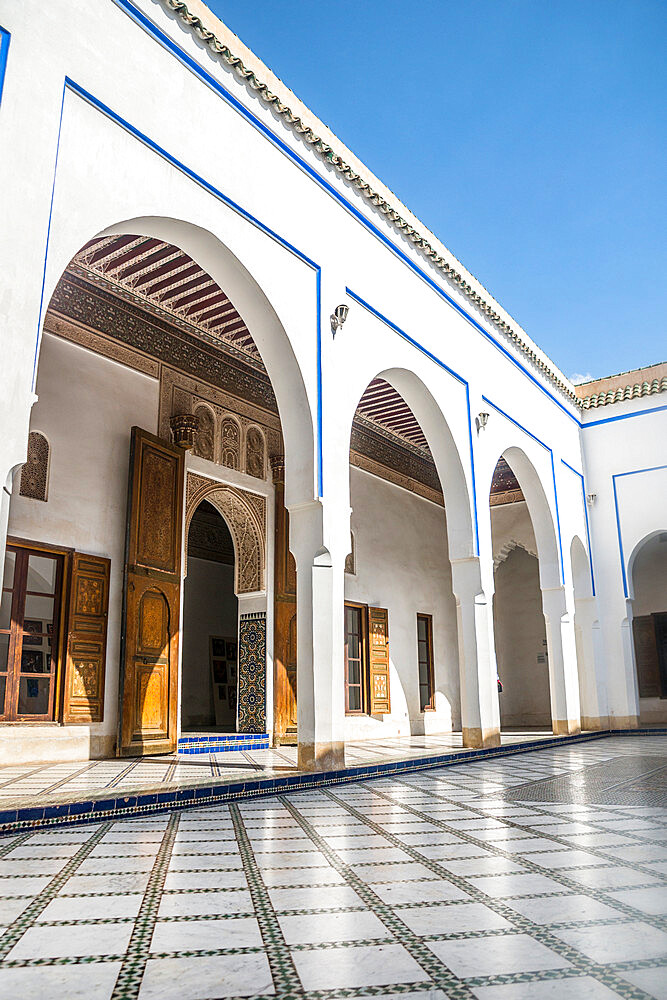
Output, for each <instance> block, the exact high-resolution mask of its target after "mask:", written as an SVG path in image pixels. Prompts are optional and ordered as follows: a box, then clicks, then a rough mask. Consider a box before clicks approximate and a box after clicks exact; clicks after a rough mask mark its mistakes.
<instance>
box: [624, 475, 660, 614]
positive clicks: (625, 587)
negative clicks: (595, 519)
mask: <svg viewBox="0 0 667 1000" xmlns="http://www.w3.org/2000/svg"><path fill="white" fill-rule="evenodd" d="M661 469H667V465H654V466H652V467H651V468H650V469H632V470H631V471H630V472H617V473H616V475H614V476H612V477H611V486H612V491H613V494H614V512H615V514H616V532H617V534H618V551H619V555H620V557H621V576H622V577H623V594H624V595H625V598H626V600H627V599H628V597H629V594H628V577H627V573H626V572H625V554H624V552H623V535H622V533H621V514H620V511H619V509H618V493H617V491H616V480H617V479H623V478H624V477H625V476H639V475H641V474H642V473H643V472H659V471H660V470H661Z"/></svg>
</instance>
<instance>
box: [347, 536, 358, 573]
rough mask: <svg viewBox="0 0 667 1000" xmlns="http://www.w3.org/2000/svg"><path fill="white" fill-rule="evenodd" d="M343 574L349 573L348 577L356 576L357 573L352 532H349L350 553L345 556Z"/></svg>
mask: <svg viewBox="0 0 667 1000" xmlns="http://www.w3.org/2000/svg"><path fill="white" fill-rule="evenodd" d="M345 572H346V573H349V574H350V576H356V573H357V552H356V546H355V544H354V532H353V531H351V532H350V551H349V552H348V554H347V555H346V556H345Z"/></svg>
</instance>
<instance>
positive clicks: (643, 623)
mask: <svg viewBox="0 0 667 1000" xmlns="http://www.w3.org/2000/svg"><path fill="white" fill-rule="evenodd" d="M632 632H633V636H634V640H635V662H636V664H637V683H638V685H639V697H640V698H659V697H660V664H659V662H658V644H657V642H656V638H655V621H654V619H653V615H640V616H639V617H638V618H633V620H632Z"/></svg>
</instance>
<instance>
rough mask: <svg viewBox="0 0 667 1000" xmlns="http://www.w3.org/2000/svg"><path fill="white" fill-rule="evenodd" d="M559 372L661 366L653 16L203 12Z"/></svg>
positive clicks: (644, 2) (467, 1) (600, 10)
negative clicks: (403, 208) (425, 230)
mask: <svg viewBox="0 0 667 1000" xmlns="http://www.w3.org/2000/svg"><path fill="white" fill-rule="evenodd" d="M208 5H209V7H210V8H211V9H212V10H213V11H215V13H216V14H218V16H219V17H221V18H222V20H224V21H225V23H226V24H227V25H228V26H229V27H230V28H231V29H232V30H233V31H235V32H236V34H238V35H239V36H240V37H241V38H242V40H243V41H244V42H245V43H246V44H247V45H249V46H250V48H251V49H253V51H254V52H256V53H257V55H258V56H259V57H260V58H261V59H262V60H263V61H264V62H265V63H266V64H267V65H268V66H269V67H270V68H271V69H272V70H273V71H274V73H276V75H277V76H279V77H281V79H282V80H283V81H284V82H285V83H286V84H287V85H288V86H289V87H290V88H291V89H292V90H293V91H294V92H295V93H296V94H297V95H298V96H299V97H300V98H301V100H303V101H304V103H305V104H307V105H308V106H309V107H310V108H311V109H312V110H313V111H314V112H315V114H317V115H318V117H319V118H320V119H321V120H322V121H324V122H326V124H327V125H329V127H330V128H331V129H332V130H333V131H334V132H335V133H336V134H337V135H338V136H339V137H340V138H341V139H342V140H343V142H345V144H346V145H347V146H349V147H350V149H352V150H353V151H354V152H355V153H356V155H357V156H358V157H359V158H360V159H361V160H362V161H364V162H365V163H366V164H367V165H368V166H369V167H370V168H371V170H373V172H374V173H375V174H376V175H377V176H378V177H380V178H381V179H382V180H383V181H384V183H385V184H386V185H387V186H388V187H389V188H391V189H392V190H393V191H395V192H396V194H397V195H398V196H399V197H400V198H401V199H402V201H403V202H405V204H406V205H408V207H409V208H410V209H411V210H412V211H413V212H414V213H415V214H416V215H417V216H418V217H419V218H420V219H421V220H422V221H423V222H424V223H425V224H426V225H427V226H428V227H429V228H430V229H431V230H432V231H433V232H435V233H436V234H437V235H438V236H439V237H440V239H441V240H442V241H443V243H444V244H445V245H446V246H447V247H449V249H450V250H451V251H452V252H453V253H455V254H456V255H457V257H458V258H459V259H460V260H461V262H462V263H463V264H465V266H466V267H467V268H468V269H469V270H470V271H471V272H472V273H473V274H474V275H475V276H476V277H477V278H478V279H479V280H480V281H481V282H482V283H483V284H484V285H485V286H486V287H487V288H488V289H489V291H491V292H492V294H493V295H494V296H495V297H496V298H497V299H498V300H499V301H500V302H501V303H502V305H503V306H504V307H505V308H506V309H507V310H508V311H509V312H510V313H511V314H512V315H513V316H514V317H515V319H516V320H517V321H518V322H519V323H521V324H522V326H523V327H524V328H525V329H526V331H527V332H528V333H529V334H530V336H531V337H532V338H533V339H534V340H535V341H536V342H537V343H538V344H539V345H540V347H542V348H543V349H544V350H545V351H546V352H547V353H548V354H549V355H550V357H551V358H553V360H554V361H555V362H556V364H558V365H559V366H560V367H561V368H562V369H563V371H564V372H565V373H566V374H567V375H570V376H577V375H579V376H582V375H583V376H593V377H599V376H602V375H607V374H613V373H616V372H620V371H624V370H627V369H630V368H636V367H639V366H641V365H647V364H653V363H655V362H658V361H664V360H667V327H666V324H665V285H666V280H665V274H666V271H667V267H666V265H667V253H666V237H665V233H666V232H667V225H666V223H667V211H666V209H667V195H666V191H667V184H666V181H667V177H666V176H665V174H666V171H665V162H666V161H667V156H666V153H667V143H666V139H665V136H666V134H667V121H666V118H667V115H666V114H665V106H666V104H667V60H666V59H665V52H667V4H666V3H665V0H556V2H553V0H413V2H408V0H328V2H324V0H281V2H280V3H277V2H276V0H270V2H269V0H251V2H250V0H208Z"/></svg>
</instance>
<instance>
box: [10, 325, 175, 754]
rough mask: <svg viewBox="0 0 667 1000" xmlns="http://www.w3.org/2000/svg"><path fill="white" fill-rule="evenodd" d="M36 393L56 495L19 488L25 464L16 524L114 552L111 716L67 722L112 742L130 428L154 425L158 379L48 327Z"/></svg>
mask: <svg viewBox="0 0 667 1000" xmlns="http://www.w3.org/2000/svg"><path fill="white" fill-rule="evenodd" d="M111 387H113V388H111ZM37 394H38V397H39V399H38V402H37V403H36V404H35V406H34V408H33V411H32V418H31V425H30V426H31V429H32V430H37V431H41V432H42V433H43V434H45V435H46V437H47V439H48V441H49V444H50V447H51V459H50V472H49V494H48V500H47V502H46V503H43V502H42V501H39V500H28V499H26V498H25V497H22V496H19V482H20V475H18V474H17V475H16V476H15V479H14V489H13V495H12V500H11V505H10V514H9V533H10V534H11V535H15V536H17V537H19V538H22V539H27V540H30V541H41V542H49V543H50V544H52V545H60V546H63V547H64V548H74V549H76V550H77V551H79V552H86V553H90V554H92V555H99V556H106V557H107V558H109V559H110V560H111V577H110V583H109V618H108V639H107V662H106V681H105V698H104V720H103V721H102V722H101V723H96V724H94V725H92V726H90V727H88V726H86V727H81V726H78V727H66V728H67V729H68V730H69V731H72V730H73V731H74V733H75V735H76V738H77V739H79V740H80V739H81V738H82V734H83V731H84V729H85V731H86V732H87V733H88V732H89V733H90V735H91V736H93V737H95V736H104V737H107V744H108V741H109V740H113V738H115V733H116V724H117V717H118V658H119V650H120V617H121V600H122V582H123V563H124V547H125V523H126V514H127V476H128V465H129V455H130V428H131V427H132V426H133V424H137V425H138V426H140V427H143V428H145V429H146V430H148V431H151V432H152V433H155V432H156V430H157V408H158V383H157V381H156V380H155V379H152V378H148V377H147V376H145V375H141V374H139V373H138V372H135V371H132V370H130V369H129V368H125V367H124V366H122V365H119V364H117V363H116V362H114V361H109V360H107V359H106V358H102V357H100V356H99V355H97V354H93V353H92V352H90V351H88V350H85V349H84V348H82V347H78V346H77V345H74V344H71V343H69V342H67V341H65V340H61V339H60V338H58V337H54V336H51V335H50V334H46V335H45V336H44V339H43V342H42V351H41V356H40V363H39V373H38V379H37ZM62 735H63V734H62V732H61V733H60V734H59V736H58V738H62ZM54 738H56V735H55V734H54ZM107 749H111V747H110V746H107Z"/></svg>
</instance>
